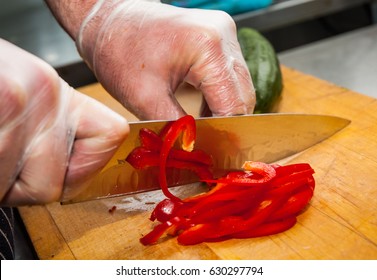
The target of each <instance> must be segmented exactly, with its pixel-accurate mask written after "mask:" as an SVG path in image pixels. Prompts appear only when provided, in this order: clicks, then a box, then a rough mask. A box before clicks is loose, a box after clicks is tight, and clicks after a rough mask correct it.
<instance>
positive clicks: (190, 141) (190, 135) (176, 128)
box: [159, 115, 196, 201]
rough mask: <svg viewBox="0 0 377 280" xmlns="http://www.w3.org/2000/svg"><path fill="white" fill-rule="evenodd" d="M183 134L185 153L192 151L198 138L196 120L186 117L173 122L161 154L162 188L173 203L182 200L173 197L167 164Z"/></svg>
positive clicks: (160, 178) (160, 179) (160, 177)
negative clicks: (167, 175)
mask: <svg viewBox="0 0 377 280" xmlns="http://www.w3.org/2000/svg"><path fill="white" fill-rule="evenodd" d="M181 134H182V149H183V150H185V151H192V150H193V148H194V143H195V138H196V124H195V119H194V118H193V117H192V116H190V115H186V116H184V117H182V118H180V119H178V120H176V121H175V122H173V123H172V124H171V125H170V127H169V130H168V131H167V133H166V135H165V138H164V141H163V144H162V147H161V153H160V174H159V175H160V176H159V181H160V187H161V190H162V192H163V193H164V195H165V196H166V197H168V198H170V199H171V200H173V201H181V199H180V198H178V197H176V196H175V195H173V194H172V193H171V192H170V191H169V189H168V185H167V179H166V163H167V159H168V156H169V152H170V150H171V148H172V147H173V145H174V143H175V141H176V140H177V139H178V137H179V136H180V135H181Z"/></svg>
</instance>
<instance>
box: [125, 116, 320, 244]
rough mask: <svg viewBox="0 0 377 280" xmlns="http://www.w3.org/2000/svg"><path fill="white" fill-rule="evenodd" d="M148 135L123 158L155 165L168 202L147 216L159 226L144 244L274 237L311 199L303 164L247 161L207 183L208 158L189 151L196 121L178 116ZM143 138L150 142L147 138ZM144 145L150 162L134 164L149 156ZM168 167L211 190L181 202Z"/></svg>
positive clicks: (306, 168)
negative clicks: (195, 176)
mask: <svg viewBox="0 0 377 280" xmlns="http://www.w3.org/2000/svg"><path fill="white" fill-rule="evenodd" d="M143 133H144V132H143ZM143 133H141V134H143ZM148 133H150V132H148ZM180 134H182V141H183V143H182V149H183V151H181V152H185V153H183V155H184V156H182V157H181V156H178V154H179V153H180V152H178V151H179V150H176V149H175V148H173V145H174V143H175V141H176V140H177V139H178V137H179V136H180ZM153 135H154V136H153V137H154V138H153V139H154V140H153V141H152V142H153V143H152V142H151V143H149V142H148V141H144V140H143V139H142V138H143V136H141V137H140V139H141V146H140V147H138V148H136V149H135V150H134V151H133V152H131V154H130V155H129V157H128V158H127V160H128V161H129V162H130V163H131V164H132V165H134V164H135V165H134V167H135V166H137V167H135V168H147V167H148V166H156V165H159V166H160V174H159V176H160V177H159V179H160V180H159V181H160V187H161V189H162V191H163V193H164V194H165V196H166V197H167V198H166V199H164V200H163V201H161V202H160V203H159V204H157V205H156V207H155V209H154V211H153V212H152V214H151V217H150V219H151V220H152V221H155V220H157V221H159V222H160V223H159V224H158V225H156V226H155V227H154V229H153V230H152V231H151V232H149V233H148V234H147V235H145V236H143V237H142V238H141V239H140V241H141V243H142V244H144V245H149V244H154V243H157V242H158V240H159V239H160V237H162V236H163V235H164V234H169V235H172V236H178V237H177V240H178V242H179V243H180V244H182V245H193V244H198V243H201V242H216V241H222V240H227V239H231V238H251V237H259V236H265V235H271V234H276V233H279V232H282V231H285V230H287V229H289V228H291V227H292V226H293V225H294V224H295V223H296V216H297V215H299V214H300V213H301V212H302V210H303V209H304V208H305V207H306V205H307V204H308V203H309V201H310V200H311V198H312V196H313V192H314V187H315V181H314V178H313V174H314V170H313V169H312V168H311V166H310V165H309V164H307V163H299V164H290V165H285V166H280V165H277V164H266V163H263V162H253V161H246V162H245V163H244V165H243V166H242V168H243V170H240V171H234V172H230V173H228V174H227V175H226V176H224V177H222V178H219V179H212V177H211V175H210V174H209V170H210V169H209V167H210V164H211V163H210V162H211V161H210V156H208V155H205V153H204V152H199V154H198V157H196V156H195V154H194V153H197V152H195V151H196V150H193V145H194V141H195V120H194V118H193V117H192V116H189V115H188V116H185V117H182V118H180V119H178V120H177V121H175V122H172V123H170V124H169V125H168V126H167V127H165V129H163V131H162V133H160V135H157V134H153ZM155 136H157V137H155ZM147 138H148V140H152V137H147ZM157 139H159V140H157ZM147 142H148V143H149V144H147ZM154 145H155V146H154ZM145 146H154V147H155V148H156V149H155V150H154V151H153V152H154V153H156V155H155V154H154V155H153V160H149V159H150V157H147V159H139V157H138V156H140V157H144V156H146V155H149V154H148V153H147V152H145V153H144V148H145ZM190 151H192V152H190ZM189 154H190V156H189ZM136 159H138V160H136ZM188 159H189V160H188ZM204 159H205V160H204ZM177 161H178V162H180V165H178V166H177V165H175V163H176V162H177ZM151 162H153V164H151ZM167 166H175V167H176V168H187V169H191V170H193V171H195V172H198V173H199V174H201V179H202V181H204V182H206V183H208V184H215V185H214V187H213V188H212V189H211V190H210V191H208V192H207V193H202V194H199V195H196V196H193V197H188V198H185V199H180V198H178V197H176V196H174V195H173V194H172V193H171V192H170V191H169V189H168V187H167V184H166V167H167ZM194 166H195V167H194ZM198 170H200V171H198ZM203 170H206V171H205V172H204V171H203Z"/></svg>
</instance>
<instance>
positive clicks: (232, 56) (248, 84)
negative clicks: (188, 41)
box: [185, 20, 255, 115]
mask: <svg viewBox="0 0 377 280" xmlns="http://www.w3.org/2000/svg"><path fill="white" fill-rule="evenodd" d="M222 22H225V24H223V26H222V27H221V28H220V30H222V33H218V32H216V30H213V31H212V33H210V35H208V36H207V37H205V39H206V40H203V41H202V42H200V44H199V46H203V47H202V48H200V47H199V49H203V50H205V52H198V53H199V56H198V57H197V58H196V61H195V63H194V64H193V65H192V67H191V68H190V71H189V72H188V74H187V76H186V79H185V80H186V81H187V82H188V83H190V84H192V85H193V86H195V87H196V88H198V89H200V90H201V91H202V92H203V95H204V98H205V100H206V102H207V104H208V106H209V108H210V110H211V111H212V113H213V115H238V114H248V113H252V112H253V110H254V106H255V90H254V86H253V83H252V80H251V77H250V73H249V70H248V68H247V65H246V62H245V60H244V58H243V56H242V52H241V48H240V46H239V43H238V41H237V37H236V29H235V25H234V22H233V21H231V20H229V21H228V22H227V24H226V21H222ZM223 36H227V37H228V38H227V39H228V40H223V38H222V37H223Z"/></svg>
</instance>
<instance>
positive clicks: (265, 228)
mask: <svg viewBox="0 0 377 280" xmlns="http://www.w3.org/2000/svg"><path fill="white" fill-rule="evenodd" d="M296 221H297V218H296V216H293V217H288V218H286V219H284V220H278V221H275V222H269V223H263V224H261V225H260V226H258V227H255V228H252V229H248V230H245V231H241V232H237V233H235V234H233V235H232V236H231V237H232V238H239V239H242V238H252V237H261V236H267V235H272V234H277V233H280V232H283V231H286V230H288V229H290V228H291V227H293V226H294V225H295V224H296Z"/></svg>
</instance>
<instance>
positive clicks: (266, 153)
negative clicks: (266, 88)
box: [63, 114, 349, 203]
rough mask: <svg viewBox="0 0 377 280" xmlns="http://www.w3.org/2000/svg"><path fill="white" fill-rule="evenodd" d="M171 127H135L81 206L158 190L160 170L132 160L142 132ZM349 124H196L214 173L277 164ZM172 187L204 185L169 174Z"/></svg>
mask: <svg viewBox="0 0 377 280" xmlns="http://www.w3.org/2000/svg"><path fill="white" fill-rule="evenodd" d="M165 124H166V122H158V121H148V122H137V123H132V124H130V126H131V130H130V135H129V136H128V138H127V140H126V141H125V142H124V143H123V145H122V146H121V147H120V148H119V150H118V151H117V153H116V154H115V155H114V157H113V158H112V160H111V161H110V162H109V163H108V165H107V166H106V167H105V168H104V169H103V171H102V172H101V173H100V174H99V175H98V176H97V177H95V178H94V180H93V182H92V183H91V185H90V186H89V187H88V188H87V189H86V190H85V191H84V192H82V193H81V194H79V195H78V196H76V197H75V198H74V199H71V200H69V199H66V200H65V201H63V203H66V202H79V201H85V200H91V199H97V198H103V197H112V196H117V195H123V194H132V193H139V192H143V191H147V190H154V189H157V188H158V186H159V184H158V174H159V170H158V168H157V167H156V168H148V169H146V170H141V171H140V170H135V169H134V168H133V167H131V166H130V165H129V164H128V163H127V162H126V161H125V158H126V157H127V155H128V154H129V153H130V152H131V151H132V150H133V149H134V148H135V147H137V146H139V135H138V134H139V130H140V129H141V128H149V129H151V130H153V131H156V132H158V131H159V130H160V129H161V128H162V127H163V126H164V125H165ZM348 124H349V121H348V120H345V119H342V118H338V117H333V116H323V115H303V114H265V115H250V116H237V117H218V118H201V119H198V120H197V121H196V125H197V140H196V143H195V148H196V149H201V150H203V151H205V152H207V153H208V154H210V155H211V156H212V157H213V160H214V174H215V176H216V175H217V176H220V175H223V174H225V173H226V171H228V170H232V169H239V168H240V167H241V166H242V163H243V162H244V161H246V160H253V161H263V162H275V161H277V160H280V159H283V158H285V157H288V156H291V155H293V154H295V153H298V152H300V151H303V150H305V149H307V148H309V147H311V146H313V145H315V144H317V143H319V142H320V141H322V140H324V139H326V138H328V137H330V136H331V135H333V134H334V133H336V132H337V131H339V130H340V129H342V128H344V127H345V126H347V125H348ZM167 174H168V175H167V179H168V184H169V186H178V185H184V184H188V183H193V182H197V181H199V180H198V178H197V177H196V175H195V174H193V173H191V172H189V171H186V170H176V169H174V170H167Z"/></svg>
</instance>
